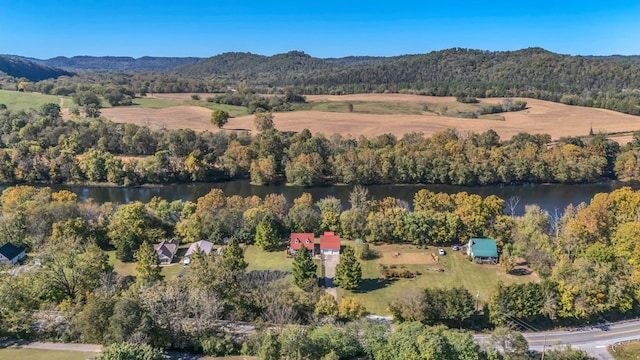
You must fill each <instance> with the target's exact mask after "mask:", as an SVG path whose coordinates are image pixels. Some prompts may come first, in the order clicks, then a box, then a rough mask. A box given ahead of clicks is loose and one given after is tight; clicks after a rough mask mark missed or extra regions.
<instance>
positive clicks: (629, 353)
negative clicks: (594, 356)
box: [609, 341, 640, 360]
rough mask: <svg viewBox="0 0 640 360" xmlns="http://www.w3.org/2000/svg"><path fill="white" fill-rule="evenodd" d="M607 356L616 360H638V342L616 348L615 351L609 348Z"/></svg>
mask: <svg viewBox="0 0 640 360" xmlns="http://www.w3.org/2000/svg"><path fill="white" fill-rule="evenodd" d="M609 354H611V356H613V358H614V359H616V360H637V359H640V341H634V342H630V343H626V344H621V345H618V346H616V351H613V350H611V347H609Z"/></svg>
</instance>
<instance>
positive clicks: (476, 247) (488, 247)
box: [469, 238, 498, 258]
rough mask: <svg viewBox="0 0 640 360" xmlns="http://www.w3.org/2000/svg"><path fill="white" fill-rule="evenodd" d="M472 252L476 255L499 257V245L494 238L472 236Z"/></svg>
mask: <svg viewBox="0 0 640 360" xmlns="http://www.w3.org/2000/svg"><path fill="white" fill-rule="evenodd" d="M469 241H470V242H471V253H472V254H473V256H475V257H495V258H497V257H498V246H497V245H496V241H495V240H494V239H484V238H471V240H469Z"/></svg>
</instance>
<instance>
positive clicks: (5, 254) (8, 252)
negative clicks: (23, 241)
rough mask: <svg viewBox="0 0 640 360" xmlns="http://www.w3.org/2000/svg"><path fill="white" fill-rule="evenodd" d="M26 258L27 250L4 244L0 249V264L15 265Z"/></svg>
mask: <svg viewBox="0 0 640 360" xmlns="http://www.w3.org/2000/svg"><path fill="white" fill-rule="evenodd" d="M26 256H27V250H26V249H25V248H24V247H22V246H15V245H13V244H12V243H6V244H4V245H2V246H1V247H0V263H9V264H12V265H15V264H17V263H18V261H20V260H22V259H24V258H25V257H26Z"/></svg>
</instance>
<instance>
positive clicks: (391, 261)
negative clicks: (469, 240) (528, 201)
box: [338, 242, 533, 315]
mask: <svg viewBox="0 0 640 360" xmlns="http://www.w3.org/2000/svg"><path fill="white" fill-rule="evenodd" d="M343 243H346V244H349V243H351V242H343ZM371 249H372V250H375V251H376V252H378V253H379V254H380V255H381V256H380V257H379V258H377V259H373V260H367V261H361V262H360V264H361V266H362V279H363V281H362V284H361V287H360V289H358V290H355V291H347V290H344V289H340V288H338V295H339V296H340V297H344V296H354V297H357V298H359V299H360V300H361V301H362V302H363V304H364V305H365V307H366V308H367V310H368V311H370V312H371V313H373V314H377V315H387V314H388V310H387V306H388V304H389V303H390V302H391V301H392V300H394V299H396V298H399V297H401V296H403V295H404V294H407V293H410V292H412V291H416V290H420V289H425V288H438V287H440V288H443V287H444V288H451V287H455V286H462V287H464V288H466V289H468V290H469V292H471V294H472V295H473V296H474V297H475V296H476V294H478V293H479V294H480V296H479V300H480V303H479V307H480V308H481V307H482V306H483V305H484V303H486V301H488V299H489V296H490V294H491V292H492V291H493V288H494V287H495V285H496V284H497V283H498V281H503V282H504V283H506V284H509V283H524V282H529V281H533V277H532V276H530V275H523V276H516V275H507V274H505V272H504V270H503V269H502V267H500V266H497V265H480V264H476V263H473V262H471V261H469V260H468V258H467V256H466V255H464V254H463V253H462V252H461V251H451V249H449V248H446V249H445V250H446V251H447V255H444V256H439V263H435V261H434V260H433V258H432V257H431V253H434V254H436V255H437V248H435V247H430V248H428V249H419V248H417V247H415V246H413V245H395V244H385V245H371ZM397 253H399V255H398V256H396V257H393V255H395V254H397ZM389 254H392V255H391V256H390V255H389ZM379 264H384V265H386V266H390V265H396V266H397V269H398V270H404V269H406V270H409V271H412V272H416V271H418V272H420V273H421V275H418V276H417V277H416V278H413V279H392V280H389V279H387V280H385V279H382V278H381V277H380V268H379ZM438 269H442V270H443V271H442V272H440V271H437V270H438Z"/></svg>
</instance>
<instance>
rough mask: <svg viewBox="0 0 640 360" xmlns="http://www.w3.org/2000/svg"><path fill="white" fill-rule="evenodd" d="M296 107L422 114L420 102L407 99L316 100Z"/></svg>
mask: <svg viewBox="0 0 640 360" xmlns="http://www.w3.org/2000/svg"><path fill="white" fill-rule="evenodd" d="M349 104H351V105H352V106H353V111H349ZM294 109H295V110H313V111H323V112H340V113H346V112H353V113H358V114H377V115H394V114H395V115H420V114H422V106H421V105H420V104H416V103H412V102H407V101H388V102H387V101H314V102H309V103H306V104H297V105H295V106H294Z"/></svg>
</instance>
